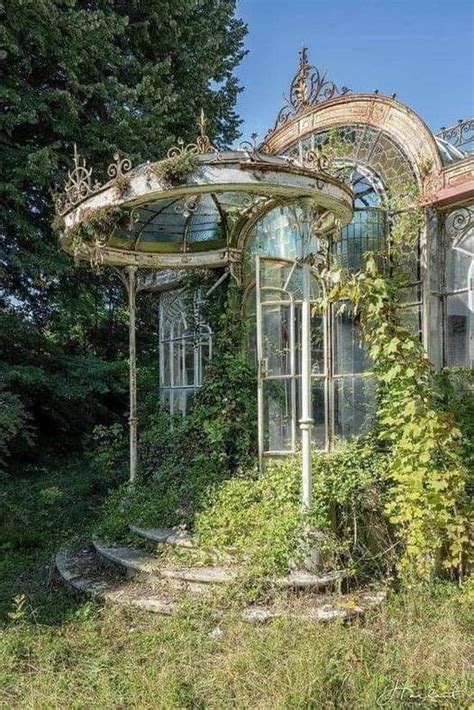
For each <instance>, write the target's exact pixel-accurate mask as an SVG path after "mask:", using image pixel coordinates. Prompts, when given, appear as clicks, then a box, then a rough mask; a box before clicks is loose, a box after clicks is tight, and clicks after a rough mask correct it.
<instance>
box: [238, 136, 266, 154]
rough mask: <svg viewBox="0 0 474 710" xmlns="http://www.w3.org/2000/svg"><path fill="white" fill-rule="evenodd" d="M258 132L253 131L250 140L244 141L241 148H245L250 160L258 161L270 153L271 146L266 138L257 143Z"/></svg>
mask: <svg viewBox="0 0 474 710" xmlns="http://www.w3.org/2000/svg"><path fill="white" fill-rule="evenodd" d="M257 138H258V133H252V134H251V136H250V140H246V141H242V142H241V143H240V148H241V150H243V151H244V152H245V153H246V155H247V158H248V160H250V161H258V160H262V159H264V158H263V156H265V155H269V154H270V146H269V145H268V143H266V142H265V141H264V140H263V141H261V142H260V143H257Z"/></svg>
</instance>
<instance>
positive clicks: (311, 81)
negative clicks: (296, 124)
mask: <svg viewBox="0 0 474 710" xmlns="http://www.w3.org/2000/svg"><path fill="white" fill-rule="evenodd" d="M349 92H350V89H348V88H347V86H342V87H341V89H338V87H337V86H336V84H335V83H334V82H333V81H331V80H329V79H327V78H326V72H323V73H321V72H320V71H319V69H317V68H316V67H315V66H314V65H313V64H310V63H309V60H308V48H307V47H302V49H301V50H300V52H299V66H298V70H297V72H296V74H295V76H294V77H293V80H292V82H291V84H290V95H289V98H287V97H286V96H285V95H283V98H284V99H285V101H286V103H285V104H284V105H283V106H282V108H281V109H280V111H279V112H278V115H277V119H276V121H275V125H274V127H273V129H271V130H270V131H269V133H273V131H275V130H276V129H277V128H279V127H280V126H282V125H284V124H285V123H286V122H287V121H289V120H290V118H294V117H295V116H297V115H298V114H300V113H301V112H302V111H304V110H305V109H306V108H308V107H309V106H316V104H321V103H324V102H325V101H329V100H330V99H333V98H335V97H336V96H339V95H341V96H343V95H344V94H347V93H349Z"/></svg>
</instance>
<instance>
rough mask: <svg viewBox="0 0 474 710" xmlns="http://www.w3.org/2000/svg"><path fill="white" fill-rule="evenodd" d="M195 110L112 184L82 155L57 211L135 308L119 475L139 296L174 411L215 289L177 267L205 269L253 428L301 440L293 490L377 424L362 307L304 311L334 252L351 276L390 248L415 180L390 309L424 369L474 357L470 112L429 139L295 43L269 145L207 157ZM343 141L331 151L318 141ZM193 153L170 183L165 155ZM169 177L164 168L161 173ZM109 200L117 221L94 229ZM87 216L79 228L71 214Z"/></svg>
mask: <svg viewBox="0 0 474 710" xmlns="http://www.w3.org/2000/svg"><path fill="white" fill-rule="evenodd" d="M205 124H206V122H205V119H204V117H203V116H201V119H200V121H199V126H200V134H199V136H198V139H197V141H196V143H195V144H192V145H189V146H184V145H182V144H181V145H179V146H178V147H177V148H176V149H174V150H172V151H171V152H170V154H169V155H168V157H167V159H165V160H163V161H160V162H158V163H156V164H146V165H143V166H139V167H138V168H134V169H132V167H131V165H130V164H129V162H128V161H127V160H126V159H120V157H119V156H116V159H115V162H114V163H113V164H112V165H111V166H110V167H109V175H110V177H111V179H110V180H109V181H108V182H107V183H105V184H104V185H99V184H98V183H93V182H92V179H91V171H90V169H88V168H87V167H86V166H85V165H84V164H83V162H81V160H80V158H79V157H78V156H76V158H75V167H74V169H73V170H72V171H71V172H70V176H69V177H70V179H69V183H68V185H67V186H66V191H65V193H64V194H63V195H62V196H61V197H60V198H59V199H58V202H57V209H58V212H59V213H60V214H61V215H62V216H63V218H64V222H65V230H64V234H63V237H62V246H63V248H64V249H66V251H68V252H70V253H74V254H75V256H76V257H78V258H82V259H88V260H91V262H92V263H93V264H95V265H97V264H105V265H110V266H113V267H115V268H116V269H118V270H119V272H120V273H121V274H122V278H123V280H124V283H125V285H126V286H127V289H128V297H129V305H130V382H131V387H130V397H131V400H130V401H131V404H130V428H131V478H132V480H133V478H134V476H135V470H136V436H137V425H136V391H135V321H134V312H135V297H136V294H137V292H139V291H149V292H152V293H154V294H155V298H156V300H157V303H158V304H159V308H158V312H159V323H158V325H157V333H158V338H157V341H158V342H157V351H158V362H159V367H158V372H159V383H158V389H159V394H160V398H161V402H162V404H163V406H164V407H165V408H166V409H167V410H168V411H169V412H170V413H171V414H182V415H183V416H184V415H186V412H187V411H188V408H189V403H190V398H192V396H193V394H194V393H195V392H196V391H197V389H198V388H199V387H200V386H201V385H202V383H203V381H204V380H205V377H206V367H207V365H208V363H209V362H210V361H211V359H212V353H213V343H214V342H215V340H216V339H218V338H219V333H218V332H212V331H211V328H210V327H209V325H208V324H207V323H206V322H205V320H204V318H203V308H202V305H203V303H204V302H205V300H206V298H207V297H208V295H209V291H208V292H207V293H206V292H205V291H204V290H203V289H201V288H199V289H196V290H195V291H194V292H192V293H190V292H189V291H187V290H186V289H183V284H182V277H183V274H185V273H186V272H187V271H189V269H203V268H204V269H210V270H213V271H214V272H215V283H214V285H213V286H212V287H211V289H210V291H212V290H213V289H214V288H219V286H220V284H221V283H222V282H223V281H224V280H225V279H227V278H230V279H235V280H236V281H238V282H239V284H240V285H241V290H242V293H243V297H242V304H241V317H242V318H243V319H245V321H246V322H247V323H248V329H247V331H248V338H247V344H246V347H247V350H248V356H249V358H251V359H252V360H253V361H255V363H256V365H257V371H258V381H257V386H256V391H255V397H256V401H257V402H258V422H256V426H257V427H258V433H259V436H258V440H259V456H260V462H261V465H263V462H264V459H265V457H267V456H280V455H285V454H291V453H294V452H296V451H297V450H301V451H302V455H303V456H302V458H303V499H304V500H306V501H307V500H308V497H309V495H310V487H311V467H310V457H309V452H310V450H311V449H312V448H317V449H319V450H321V451H328V450H330V448H331V446H332V444H333V442H334V441H335V439H337V438H349V437H352V436H355V435H357V434H358V433H360V432H362V431H364V428H366V427H367V426H368V424H369V423H370V421H371V416H372V412H373V404H374V381H373V379H372V377H371V365H370V362H369V359H368V357H367V354H366V352H365V348H364V343H363V341H362V337H361V329H360V326H359V323H358V319H357V317H354V316H353V315H352V314H351V312H350V310H349V309H346V310H344V311H343V312H341V311H340V309H339V308H337V304H333V305H332V306H329V307H328V308H327V309H326V311H325V312H324V313H321V312H320V311H319V310H315V309H314V308H313V304H314V303H315V301H316V299H318V298H319V296H320V295H321V290H322V289H323V288H324V284H323V283H322V282H321V279H320V276H319V273H320V268H319V267H320V266H321V264H324V262H325V260H326V259H327V258H328V253H329V254H331V255H332V256H334V257H337V259H338V260H339V262H340V264H341V266H342V267H343V268H345V269H348V270H350V271H357V270H358V269H360V267H361V266H362V264H363V260H364V254H366V253H367V252H375V253H376V252H377V251H378V250H380V249H381V248H383V247H384V246H385V245H387V244H388V243H389V242H390V234H391V229H392V226H393V215H394V209H396V207H394V202H393V195H394V192H395V191H398V192H400V190H403V186H405V185H409V184H415V185H416V186H417V190H418V193H419V195H420V196H421V200H422V205H423V211H424V223H423V226H422V227H421V228H420V231H419V234H418V240H417V245H416V248H415V249H413V248H410V249H409V248H407V250H406V254H405V255H404V263H403V267H402V268H403V269H404V272H405V277H406V284H407V285H406V287H405V290H404V294H403V299H402V302H401V304H400V312H401V315H402V316H403V319H404V321H405V323H406V325H407V326H408V327H409V328H410V329H411V330H412V332H413V334H414V335H415V336H416V337H417V338H419V339H420V340H421V342H422V343H423V346H424V349H425V351H426V353H427V356H428V357H429V358H430V359H431V360H432V362H433V363H434V364H435V366H436V367H440V368H441V367H445V366H463V367H471V366H472V364H473V360H474V315H473V312H474V271H473V254H474V154H473V153H471V148H472V136H473V135H474V130H473V129H474V122H473V121H465V122H460V123H459V124H457V125H456V126H453V127H451V128H448V129H443V130H442V132H441V133H440V134H439V135H437V136H436V135H434V134H433V133H432V132H431V131H430V129H429V128H428V127H427V125H426V124H425V123H424V122H423V120H422V119H421V118H420V117H419V116H418V115H416V113H415V112H414V111H412V110H411V109H410V108H409V107H407V106H405V105H404V104H403V103H401V102H400V101H398V100H397V99H396V98H395V96H391V97H387V96H382V95H381V94H380V93H378V92H375V93H367V94H353V93H351V92H350V91H349V90H348V89H345V88H344V89H342V90H339V89H338V88H337V87H336V86H335V84H334V83H333V82H331V81H329V80H328V79H326V77H325V76H324V75H321V74H320V73H319V72H318V70H317V69H316V68H315V67H313V66H311V65H310V64H309V61H308V58H307V52H306V50H305V49H303V50H302V52H301V53H300V61H299V66H298V70H297V72H296V75H295V77H294V79H293V81H292V83H291V86H290V91H289V98H288V101H287V103H286V104H285V106H283V108H282V109H281V110H280V112H279V113H278V115H277V118H276V122H275V125H274V126H273V128H272V129H271V130H270V131H269V133H268V134H267V136H266V137H265V140H264V141H263V142H261V143H260V144H259V145H257V144H256V143H255V142H254V143H251V142H248V143H245V144H242V145H241V147H240V148H239V149H238V150H234V151H222V152H219V151H217V150H216V149H215V148H214V147H213V146H212V144H211V143H210V141H209V139H208V137H207V135H206V132H205V128H206V125H205ZM335 141H336V142H337V154H335V155H334V156H333V160H332V162H329V161H328V160H327V157H326V156H327V151H328V149H330V148H331V145H332V144H333V143H334V142H335ZM183 155H187V156H192V157H193V163H192V165H193V167H192V170H190V171H188V173H187V174H186V175H184V176H182V179H181V180H179V181H178V182H176V180H174V179H170V175H169V166H170V164H171V163H170V161H178V162H179V160H180V157H182V156H183ZM167 171H168V172H167ZM104 209H107V210H112V211H113V219H112V218H111V219H109V220H108V221H107V224H106V225H104V218H103V216H102V215H103V212H104ZM94 220H96V221H97V224H98V225H99V227H100V229H98V230H97V231H96V236H94V237H93V238H91V239H79V238H78V234H79V233H80V229H81V225H82V226H83V225H84V224H86V223H90V222H93V221H94Z"/></svg>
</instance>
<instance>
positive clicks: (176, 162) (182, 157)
mask: <svg viewBox="0 0 474 710" xmlns="http://www.w3.org/2000/svg"><path fill="white" fill-rule="evenodd" d="M198 165H199V161H198V158H197V156H196V155H194V154H193V153H191V152H190V151H188V150H183V152H182V153H178V155H176V156H172V157H171V158H165V160H160V162H158V163H155V164H154V165H153V166H152V168H150V170H152V171H153V173H154V174H155V175H156V177H157V178H158V179H159V180H162V181H163V182H165V183H168V184H169V185H180V184H181V183H183V182H185V181H186V178H187V177H188V176H189V175H191V174H192V173H193V172H194V170H195V169H196V168H197V166H198Z"/></svg>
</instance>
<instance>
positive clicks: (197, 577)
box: [93, 539, 347, 592]
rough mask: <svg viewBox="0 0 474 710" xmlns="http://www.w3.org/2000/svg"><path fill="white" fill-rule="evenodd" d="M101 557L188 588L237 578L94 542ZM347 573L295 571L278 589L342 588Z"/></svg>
mask: <svg viewBox="0 0 474 710" xmlns="http://www.w3.org/2000/svg"><path fill="white" fill-rule="evenodd" d="M93 544H94V547H95V549H96V551H97V553H98V554H99V556H100V557H101V558H102V559H104V560H105V561H106V562H109V563H112V564H114V565H116V566H117V567H119V568H122V569H123V570H124V571H125V572H126V574H127V576H129V577H137V576H141V577H151V578H159V579H163V578H164V579H167V580H169V581H170V582H173V581H174V582H177V583H181V584H188V585H200V584H201V585H212V584H217V585H221V584H229V583H231V582H234V581H235V580H236V579H237V573H236V572H235V571H233V570H232V569H230V568H228V567H221V566H217V565H207V566H200V567H186V566H176V567H170V566H166V565H163V564H162V563H161V562H160V560H159V559H158V558H157V557H155V555H153V553H151V552H146V551H145V550H136V549H133V548H128V547H109V546H106V545H104V544H103V543H101V542H100V541H99V540H97V539H94V540H93ZM346 576H347V575H346V572H345V571H344V570H340V571H335V572H328V573H325V574H320V575H317V574H312V573H310V572H305V571H293V572H291V573H290V574H288V575H286V576H284V577H278V578H276V580H275V584H276V586H277V587H279V588H281V589H288V590H304V591H310V592H311V591H312V592H319V591H321V590H323V589H327V588H328V587H333V586H337V585H340V582H341V581H342V580H343V579H344V578H345V577H346Z"/></svg>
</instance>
